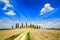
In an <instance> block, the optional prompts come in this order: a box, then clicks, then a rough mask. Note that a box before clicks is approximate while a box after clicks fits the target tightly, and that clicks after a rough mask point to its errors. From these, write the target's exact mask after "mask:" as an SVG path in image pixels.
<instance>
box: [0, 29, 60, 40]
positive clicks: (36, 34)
mask: <svg viewBox="0 0 60 40" xmlns="http://www.w3.org/2000/svg"><path fill="white" fill-rule="evenodd" d="M25 31H29V32H28V33H27V35H26V38H25V40H60V30H46V29H33V28H26V29H24V28H23V29H13V30H1V31H0V40H5V39H9V38H10V39H11V37H12V38H16V37H17V36H18V35H20V34H21V33H22V32H25ZM16 34H17V36H16ZM14 35H15V37H14Z"/></svg>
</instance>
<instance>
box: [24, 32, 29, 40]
mask: <svg viewBox="0 0 60 40" xmlns="http://www.w3.org/2000/svg"><path fill="white" fill-rule="evenodd" d="M25 40H30V34H29V32H28V33H27V35H26V38H25Z"/></svg>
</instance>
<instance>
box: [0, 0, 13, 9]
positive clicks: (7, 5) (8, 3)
mask: <svg viewBox="0 0 60 40" xmlns="http://www.w3.org/2000/svg"><path fill="white" fill-rule="evenodd" d="M0 1H1V2H3V3H5V7H4V8H3V10H7V8H8V7H13V5H11V4H10V2H9V0H0Z"/></svg>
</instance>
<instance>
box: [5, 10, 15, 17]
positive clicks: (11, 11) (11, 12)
mask: <svg viewBox="0 0 60 40" xmlns="http://www.w3.org/2000/svg"><path fill="white" fill-rule="evenodd" d="M5 14H7V15H10V16H14V15H16V14H15V13H14V11H13V10H10V11H9V12H6V13H5Z"/></svg>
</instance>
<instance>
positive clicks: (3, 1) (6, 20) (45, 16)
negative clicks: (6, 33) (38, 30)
mask: <svg viewBox="0 0 60 40" xmlns="http://www.w3.org/2000/svg"><path fill="white" fill-rule="evenodd" d="M17 21H18V22H19V23H22V22H23V23H25V22H28V23H33V24H38V25H41V26H42V27H49V28H50V27H55V28H60V25H59V24H60V0H58V1H57V0H0V28H10V27H11V26H12V25H14V24H15V23H16V22H17ZM52 25H53V26H52Z"/></svg>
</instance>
